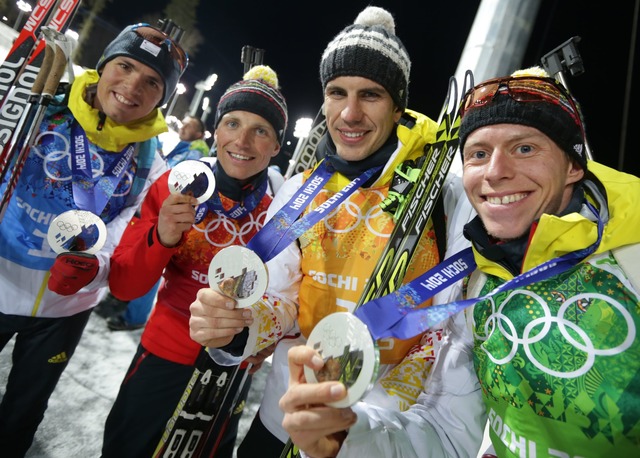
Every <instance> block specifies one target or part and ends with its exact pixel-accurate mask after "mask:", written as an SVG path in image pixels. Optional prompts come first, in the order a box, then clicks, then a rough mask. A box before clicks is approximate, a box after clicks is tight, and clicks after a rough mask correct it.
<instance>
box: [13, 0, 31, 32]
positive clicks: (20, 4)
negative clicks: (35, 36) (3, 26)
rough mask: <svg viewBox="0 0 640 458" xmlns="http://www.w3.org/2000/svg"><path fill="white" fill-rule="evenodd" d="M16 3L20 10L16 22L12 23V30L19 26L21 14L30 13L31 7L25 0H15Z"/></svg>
mask: <svg viewBox="0 0 640 458" xmlns="http://www.w3.org/2000/svg"><path fill="white" fill-rule="evenodd" d="M16 5H17V6H18V9H19V10H20V12H19V13H18V18H17V19H16V23H15V24H14V25H13V29H14V30H18V28H19V27H20V22H21V21H22V16H24V13H30V12H31V10H32V9H33V8H32V7H31V5H29V4H28V3H27V2H24V1H23V0H18V1H17V2H16Z"/></svg>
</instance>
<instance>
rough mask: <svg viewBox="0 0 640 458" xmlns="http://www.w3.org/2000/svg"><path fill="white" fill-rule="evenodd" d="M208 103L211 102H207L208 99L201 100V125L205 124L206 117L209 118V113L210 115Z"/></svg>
mask: <svg viewBox="0 0 640 458" xmlns="http://www.w3.org/2000/svg"><path fill="white" fill-rule="evenodd" d="M210 103H211V101H210V100H209V97H205V98H204V99H202V116H200V120H201V121H202V124H205V123H206V122H207V117H208V116H209V113H211V105H210Z"/></svg>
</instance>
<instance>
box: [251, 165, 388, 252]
mask: <svg viewBox="0 0 640 458" xmlns="http://www.w3.org/2000/svg"><path fill="white" fill-rule="evenodd" d="M380 168H381V167H374V168H371V169H368V170H366V171H365V172H364V173H362V174H361V175H360V176H359V177H357V178H355V179H354V180H352V181H351V182H349V183H348V184H347V185H346V186H345V187H344V188H342V190H341V191H339V192H337V193H335V194H334V195H333V196H331V197H330V198H329V199H327V201H325V202H324V203H322V204H321V205H319V206H317V207H316V208H314V209H313V210H312V211H310V212H309V213H307V214H306V215H305V216H303V217H302V218H298V217H299V216H300V215H301V214H302V212H303V211H304V209H305V208H306V207H307V205H308V204H309V203H310V202H311V201H313V199H314V197H315V196H316V195H318V193H319V192H320V191H321V190H322V189H323V188H324V185H325V184H326V182H327V181H328V180H329V179H330V178H331V176H332V175H333V174H334V172H335V169H334V168H333V166H332V165H331V164H329V163H328V162H327V161H322V162H321V163H320V164H319V165H318V167H316V169H315V170H314V171H313V173H312V174H311V176H310V177H309V178H308V179H307V180H306V181H305V182H304V185H303V186H302V187H301V188H300V189H299V190H298V193H297V194H294V195H293V196H292V197H291V199H289V201H288V202H287V203H286V204H285V205H284V206H283V207H282V208H281V209H280V210H278V211H277V212H276V213H275V214H274V215H273V217H272V218H271V219H270V220H269V221H268V222H267V223H266V224H265V225H264V226H263V227H262V229H261V230H260V231H258V233H257V234H256V235H254V236H253V237H252V238H251V240H250V241H249V243H248V244H247V248H249V249H251V250H253V251H254V252H255V253H256V254H257V255H258V256H259V257H260V259H262V260H263V261H264V262H267V261H269V260H271V259H273V258H274V257H275V256H277V255H278V254H279V253H280V252H281V251H282V250H284V249H285V248H286V247H287V246H288V245H289V244H290V243H291V242H293V241H294V240H296V239H297V238H298V237H300V236H301V235H302V234H304V233H305V232H306V231H307V230H309V229H310V228H311V227H312V226H313V225H314V224H316V223H317V222H318V221H320V220H321V219H322V218H324V217H325V216H326V215H327V214H329V213H331V211H332V210H333V209H335V208H337V207H338V206H339V205H340V204H341V203H342V202H344V201H345V200H346V199H347V198H348V197H349V196H350V195H351V194H353V193H354V192H355V191H356V190H357V189H358V188H359V187H360V186H362V184H363V183H366V182H367V180H368V179H369V178H371V176H373V174H375V173H376V172H377V171H378V170H380Z"/></svg>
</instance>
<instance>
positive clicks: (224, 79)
mask: <svg viewBox="0 0 640 458" xmlns="http://www.w3.org/2000/svg"><path fill="white" fill-rule="evenodd" d="M639 2H640V0H634V1H625V2H616V7H615V8H613V7H611V8H606V7H603V6H602V5H599V6H598V7H597V8H596V7H587V6H586V4H587V3H585V2H583V1H578V0H541V2H540V10H539V13H538V16H537V18H536V20H535V21H534V23H533V27H534V28H533V32H532V35H531V40H530V43H529V46H528V48H527V51H526V54H525V57H524V62H523V67H527V66H531V65H536V64H539V62H540V58H541V57H542V56H543V55H544V54H546V53H547V52H548V51H550V50H551V49H553V48H555V47H557V46H558V45H560V44H561V43H563V42H565V41H566V40H568V39H569V38H571V37H573V36H580V37H581V41H580V44H579V51H580V53H581V55H582V57H583V60H584V66H585V72H584V74H582V75H581V76H577V77H574V78H571V77H569V78H568V85H569V88H570V89H571V91H572V92H573V93H574V95H575V96H576V97H577V98H578V100H579V101H580V102H581V103H582V106H583V111H584V114H585V118H586V125H587V135H588V137H589V141H590V144H591V148H592V151H593V155H594V158H595V159H597V160H599V161H600V162H603V163H605V164H607V165H610V166H612V167H614V168H619V169H620V168H621V169H623V170H625V171H627V172H630V173H635V174H639V173H640V167H639V162H640V161H638V160H637V159H635V158H630V157H628V155H626V156H625V157H624V162H623V167H619V163H620V145H621V143H623V142H624V143H625V144H626V149H627V150H630V149H631V148H633V147H634V146H635V142H634V141H633V140H634V138H635V136H634V137H633V138H632V136H631V134H630V131H632V130H634V129H633V127H634V126H638V125H639V122H640V121H639V120H638V114H637V106H638V101H640V100H639V99H638V90H637V87H636V88H633V89H631V88H629V87H628V86H629V80H630V79H635V80H638V81H640V79H639V78H638V70H639V69H638V59H637V58H635V68H634V69H633V70H634V72H631V70H630V68H629V61H630V56H629V53H630V48H631V46H630V45H631V33H632V30H633V21H634V18H635V20H636V21H637V18H636V17H635V15H634V14H635V12H636V11H635V9H634V7H635V6H636V5H637V4H638V3H639ZM146 4H153V5H154V6H153V7H152V8H151V10H158V9H161V6H158V5H162V4H163V3H162V2H159V1H157V0H154V1H153V2H151V1H147V0H137V1H135V2H132V1H131V0H114V1H113V3H112V6H110V7H109V10H108V11H106V12H105V14H104V18H105V19H106V20H107V21H110V22H112V23H114V24H115V25H116V26H117V27H122V26H124V25H127V24H129V23H132V22H136V21H137V20H138V19H139V16H140V15H141V14H142V13H143V12H144V11H145V8H150V7H148V6H145V5H146ZM368 4H373V5H376V6H381V7H384V8H387V9H388V10H389V11H390V12H391V13H392V14H393V15H394V17H395V22H396V34H397V35H398V36H399V37H400V38H401V40H402V41H403V43H404V44H405V46H406V48H407V50H408V51H409V54H410V56H411V59H412V69H411V75H412V76H411V83H410V87H409V107H410V108H412V109H415V110H417V111H421V112H423V113H425V114H427V115H429V116H430V117H432V118H434V119H435V118H437V116H438V113H439V111H440V106H441V105H442V102H443V100H444V96H445V94H446V89H447V82H448V79H449V77H450V76H451V75H452V74H453V73H454V72H455V70H456V67H457V63H458V60H459V58H460V55H461V53H462V50H463V48H464V44H465V42H466V38H467V35H468V33H469V30H470V28H471V25H472V24H473V20H474V18H475V13H476V10H477V7H478V5H479V4H480V1H477V0H459V1H455V2H454V1H445V2H443V1H423V2H416V1H406V0H395V1H385V0H377V1H371V2H369V1H356V0H341V1H335V0H327V1H323V2H315V4H314V2H302V1H291V0H290V1H278V2H265V1H260V2H258V1H253V0H245V1H242V2H237V1H211V0H202V1H201V5H200V7H199V9H198V18H199V21H200V22H199V29H200V31H201V32H202V33H204V34H206V36H207V41H206V43H204V44H203V45H202V46H201V48H200V50H199V52H198V53H197V54H196V55H195V56H193V59H192V64H191V65H190V67H189V69H187V72H186V74H185V76H184V77H183V82H184V83H185V84H186V85H187V86H191V87H192V86H193V84H195V82H197V81H200V80H202V79H204V78H205V77H206V76H207V75H208V74H210V73H217V74H218V81H217V82H216V84H215V86H214V87H213V89H212V90H211V91H209V92H208V93H207V94H206V95H207V96H209V97H210V99H211V100H212V101H217V100H218V98H219V97H220V95H221V94H222V92H223V91H224V89H226V87H228V86H229V85H230V84H231V83H233V82H235V81H237V80H239V79H240V78H241V77H242V73H243V64H242V62H241V60H240V56H241V49H242V47H243V46H245V45H249V46H253V47H255V48H261V49H264V50H265V55H264V63H265V64H267V65H269V66H271V67H272V68H273V69H274V70H275V71H276V72H277V73H278V75H279V79H280V85H281V87H282V91H283V93H284V95H285V97H286V99H287V102H288V105H289V118H290V125H289V135H288V139H290V140H291V141H292V142H293V143H292V145H291V146H290V147H288V148H287V149H288V150H290V151H287V152H289V153H290V152H292V151H293V149H294V147H295V141H296V139H295V138H294V137H293V135H292V133H293V126H294V124H295V120H296V119H297V118H299V117H302V116H306V117H314V116H315V115H316V113H317V111H318V109H319V108H320V104H321V103H322V91H321V87H320V82H319V79H318V64H319V59H320V56H321V54H322V51H323V50H324V48H325V47H326V45H327V44H328V42H329V41H330V40H331V39H332V38H333V36H335V35H336V34H337V33H338V32H339V31H340V30H342V28H344V27H345V26H347V25H349V24H351V23H353V21H354V19H355V18H356V16H357V14H358V13H359V12H360V11H361V10H362V9H363V8H364V7H365V6H366V5H368ZM621 4H624V5H621ZM418 5H419V6H418ZM418 8H419V9H418ZM636 43H637V37H636ZM637 48H638V46H637V44H636V46H635V54H636V55H637ZM634 57H635V56H634ZM185 96H186V95H185ZM625 101H627V104H625ZM208 121H209V122H212V121H213V116H212V115H211V116H210V119H208ZM636 129H637V128H636Z"/></svg>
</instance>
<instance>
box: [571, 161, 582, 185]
mask: <svg viewBox="0 0 640 458" xmlns="http://www.w3.org/2000/svg"><path fill="white" fill-rule="evenodd" d="M583 177H584V169H583V168H582V167H581V166H580V165H579V164H578V163H577V162H576V161H574V160H573V159H571V160H570V161H569V168H568V170H567V184H571V183H577V182H579V181H580V180H582V178H583Z"/></svg>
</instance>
